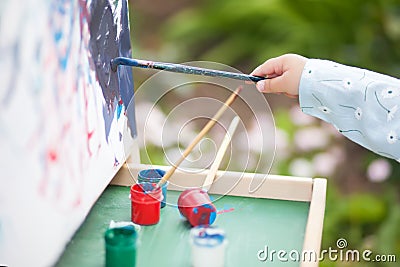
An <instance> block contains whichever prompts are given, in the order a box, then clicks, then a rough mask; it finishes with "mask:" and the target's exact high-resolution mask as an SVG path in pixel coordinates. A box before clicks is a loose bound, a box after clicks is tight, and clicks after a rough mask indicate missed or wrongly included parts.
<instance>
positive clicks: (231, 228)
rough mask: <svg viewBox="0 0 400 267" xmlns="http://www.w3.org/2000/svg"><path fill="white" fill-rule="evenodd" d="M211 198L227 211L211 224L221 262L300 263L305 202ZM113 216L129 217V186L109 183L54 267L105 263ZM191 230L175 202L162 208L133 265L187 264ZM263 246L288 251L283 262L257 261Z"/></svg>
mask: <svg viewBox="0 0 400 267" xmlns="http://www.w3.org/2000/svg"><path fill="white" fill-rule="evenodd" d="M179 194H180V192H175V191H169V192H168V202H169V203H176V201H177V199H178V197H179ZM212 198H214V199H215V200H216V201H215V202H214V204H215V206H216V207H217V209H218V211H220V212H221V211H226V212H223V213H220V214H218V216H217V220H216V222H215V223H214V225H215V226H219V227H221V228H223V229H224V230H225V232H226V234H227V238H228V246H227V250H226V259H225V263H226V264H225V266H227V267H231V266H271V265H273V266H299V262H297V261H295V260H292V259H293V258H295V257H289V253H292V255H294V254H293V252H294V251H298V252H299V253H301V249H302V245H303V240H304V232H305V228H306V223H307V215H308V210H309V202H297V201H285V200H272V199H260V198H247V197H233V196H224V197H221V198H220V197H218V196H212ZM111 220H114V221H129V220H130V200H129V187H123V186H108V187H107V189H106V190H105V191H104V193H103V194H102V195H101V197H100V198H99V200H98V201H97V203H96V204H95V206H94V207H93V209H92V210H91V212H90V214H89V215H88V217H87V219H86V221H85V222H84V224H83V225H82V226H81V228H80V229H79V230H78V231H77V233H76V234H75V236H74V237H73V239H72V240H71V242H70V243H69V245H68V246H67V248H66V250H65V252H64V254H63V255H62V257H61V258H60V260H59V262H58V263H57V265H56V266H57V267H66V266H96V267H98V266H103V265H104V260H105V259H104V257H105V249H104V239H103V235H104V232H105V230H106V229H107V227H108V225H109V223H110V221H111ZM189 230H190V227H189V225H188V224H187V223H186V222H185V220H184V219H183V218H182V217H181V215H180V214H179V211H178V209H177V207H176V206H172V205H168V206H166V207H165V208H163V209H162V210H161V219H160V222H159V223H158V224H157V225H154V226H145V227H141V230H140V232H139V239H138V240H139V245H138V250H137V266H138V267H143V266H146V267H147V266H149V267H152V266H174V267H178V266H190V246H189ZM265 246H267V247H268V254H271V252H272V250H275V251H279V250H284V251H286V252H287V253H288V254H287V255H286V256H283V259H287V261H280V260H279V259H278V256H277V254H276V253H275V254H272V256H273V258H272V259H271V258H270V257H269V258H267V259H266V261H260V260H259V259H258V257H257V254H258V251H260V250H264V249H265ZM260 256H264V257H265V254H261V255H260ZM271 261H273V263H271Z"/></svg>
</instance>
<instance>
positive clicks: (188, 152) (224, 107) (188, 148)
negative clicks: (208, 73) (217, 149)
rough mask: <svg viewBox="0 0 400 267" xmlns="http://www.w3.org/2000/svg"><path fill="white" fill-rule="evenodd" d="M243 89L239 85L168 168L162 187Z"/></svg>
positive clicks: (160, 183)
mask: <svg viewBox="0 0 400 267" xmlns="http://www.w3.org/2000/svg"><path fill="white" fill-rule="evenodd" d="M241 90H242V86H239V87H238V88H237V89H236V90H235V91H234V92H233V93H232V94H231V96H230V97H229V98H228V99H227V100H226V102H225V103H224V105H223V106H222V107H221V108H220V109H219V110H218V111H217V113H216V114H215V115H214V117H212V118H211V119H210V121H209V122H208V123H207V124H206V125H205V126H204V128H203V129H202V130H201V131H200V133H198V134H197V136H196V137H195V138H194V139H193V141H192V142H191V143H190V144H189V146H188V147H187V148H186V149H185V151H183V153H182V156H181V157H180V158H179V159H178V161H177V162H175V164H174V165H173V166H172V167H171V168H170V169H169V170H168V172H167V173H166V174H165V175H164V176H163V178H162V179H161V180H160V181H159V182H158V185H159V186H160V187H161V186H162V185H163V184H165V183H166V182H167V181H168V180H169V178H171V176H172V174H174V172H175V170H176V169H177V168H178V167H179V165H180V164H181V163H182V161H184V160H185V158H186V157H187V156H188V155H189V154H190V152H191V151H192V150H193V148H194V147H195V146H196V145H197V144H198V143H199V142H200V140H201V139H202V138H203V137H204V136H205V135H206V134H207V133H208V132H209V131H210V130H211V128H212V127H213V126H214V125H215V123H216V122H217V121H218V120H219V118H220V117H221V116H222V114H223V113H224V112H225V111H226V110H227V109H228V107H229V106H230V105H231V104H232V103H233V101H234V100H235V99H236V97H237V96H238V95H239V92H240V91H241Z"/></svg>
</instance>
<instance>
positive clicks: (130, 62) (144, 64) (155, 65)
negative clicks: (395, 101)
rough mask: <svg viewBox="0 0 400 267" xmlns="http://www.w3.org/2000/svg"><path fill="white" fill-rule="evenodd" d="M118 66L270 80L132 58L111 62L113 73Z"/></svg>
mask: <svg viewBox="0 0 400 267" xmlns="http://www.w3.org/2000/svg"><path fill="white" fill-rule="evenodd" d="M118 65H125V66H131V67H139V68H145V69H157V70H165V71H170V72H178V73H186V74H195V75H204V76H212V77H226V78H231V79H236V80H243V81H249V80H250V81H253V82H258V81H261V80H265V79H268V78H266V77H260V76H252V75H247V74H242V73H234V72H228V71H222V70H212V69H205V68H198V67H193V66H187V65H182V64H173V63H164V62H154V61H148V60H141V59H132V58H126V57H116V58H114V59H112V60H111V69H112V70H113V71H117V67H118Z"/></svg>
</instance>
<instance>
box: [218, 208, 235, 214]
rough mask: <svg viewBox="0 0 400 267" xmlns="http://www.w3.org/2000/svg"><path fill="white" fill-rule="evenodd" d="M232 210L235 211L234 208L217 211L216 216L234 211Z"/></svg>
mask: <svg viewBox="0 0 400 267" xmlns="http://www.w3.org/2000/svg"><path fill="white" fill-rule="evenodd" d="M234 210H235V209H234V208H229V209H224V210H219V211H218V212H217V214H222V213H227V212H232V211H234Z"/></svg>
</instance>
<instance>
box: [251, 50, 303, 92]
mask: <svg viewBox="0 0 400 267" xmlns="http://www.w3.org/2000/svg"><path fill="white" fill-rule="evenodd" d="M306 61H307V58H305V57H303V56H299V55H295V54H286V55H282V56H279V57H276V58H271V59H268V60H267V61H265V62H264V63H263V64H261V65H260V66H258V67H257V68H256V69H255V70H254V71H253V72H252V73H251V75H256V76H261V77H270V78H271V79H267V80H263V81H259V82H258V83H257V89H258V90H259V91H260V92H263V93H284V94H286V95H288V96H291V97H296V96H297V95H298V94H299V83H300V77H301V74H302V72H303V68H304V65H305V64H306Z"/></svg>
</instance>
